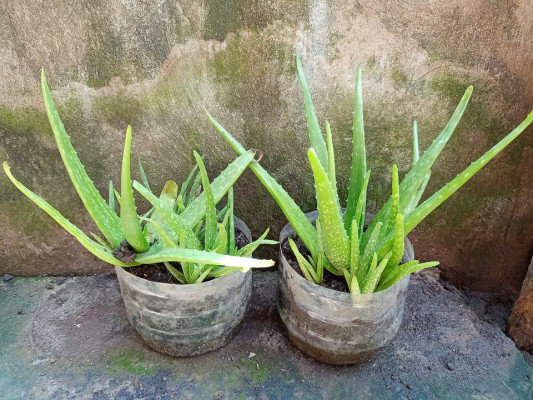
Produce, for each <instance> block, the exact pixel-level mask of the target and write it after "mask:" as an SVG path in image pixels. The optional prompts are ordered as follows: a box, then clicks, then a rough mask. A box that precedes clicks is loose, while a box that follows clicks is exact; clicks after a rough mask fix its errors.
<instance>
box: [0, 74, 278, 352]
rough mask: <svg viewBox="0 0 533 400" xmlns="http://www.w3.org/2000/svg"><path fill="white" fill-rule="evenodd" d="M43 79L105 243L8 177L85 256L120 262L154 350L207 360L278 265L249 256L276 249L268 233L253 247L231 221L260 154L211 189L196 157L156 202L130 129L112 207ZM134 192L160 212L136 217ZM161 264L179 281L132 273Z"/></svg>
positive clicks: (134, 310)
mask: <svg viewBox="0 0 533 400" xmlns="http://www.w3.org/2000/svg"><path fill="white" fill-rule="evenodd" d="M41 81H42V91H43V97H44V103H45V107H46V112H47V114H48V119H49V121H50V125H51V127H52V130H53V132H54V137H55V140H56V143H57V146H58V149H59V152H60V154H61V157H62V159H63V163H64V165H65V167H66V169H67V171H68V174H69V176H70V178H71V180H72V183H73V185H74V187H75V189H76V191H77V192H78V195H79V196H80V198H81V200H82V202H83V204H84V206H85V208H86V209H87V211H88V213H89V215H90V216H91V217H92V219H93V220H94V222H95V224H96V226H97V227H98V228H99V229H100V231H101V232H102V235H103V238H102V237H100V236H98V235H95V234H93V233H91V235H92V238H91V237H89V236H88V235H87V234H85V233H84V232H83V231H82V230H81V229H79V228H78V227H76V226H75V225H74V224H72V223H71V222H70V221H69V220H68V219H66V218H65V217H64V216H63V215H61V213H60V212H59V211H57V210H56V209H55V208H53V207H52V206H51V205H50V204H49V203H48V202H46V201H45V200H44V199H42V198H41V197H39V196H38V195H36V194H35V193H33V192H32V191H31V190H30V189H28V188H27V187H26V186H24V185H23V184H22V183H20V182H19V181H18V180H17V179H16V178H15V177H14V176H13V175H12V173H11V171H10V168H9V166H8V164H7V163H6V162H4V165H3V166H4V171H5V173H6V174H7V176H8V177H9V179H10V180H11V181H12V182H13V184H14V185H15V186H16V187H17V188H18V189H19V190H20V191H21V192H22V193H24V194H25V195H26V196H27V197H29V198H30V199H31V200H32V201H33V202H35V204H37V205H38V206H39V207H40V208H42V209H43V210H44V211H46V212H47V213H48V214H49V215H50V216H51V217H52V218H53V219H54V220H56V221H57V222H58V223H59V224H60V225H61V226H62V227H63V228H64V229H65V230H67V231H68V232H69V233H71V234H72V235H73V236H74V237H75V238H76V239H77V240H78V241H79V242H80V243H81V244H82V245H83V246H84V247H85V248H86V249H87V250H89V251H90V252H91V253H92V254H94V255H95V256H96V257H98V258H100V259H101V260H103V261H105V262H107V263H109V264H112V265H115V268H116V272H117V276H118V279H119V282H120V287H121V292H122V295H123V299H124V302H125V305H126V312H127V316H128V319H129V321H130V322H131V324H132V325H133V326H134V327H135V329H136V330H137V332H138V333H139V334H140V335H141V337H142V338H143V339H144V340H145V341H146V342H147V343H148V344H149V345H150V346H152V347H153V348H155V349H156V350H158V351H161V352H164V353H168V354H172V355H179V356H184V355H187V356H188V355H196V354H201V353H204V352H207V351H210V350H214V349H216V348H219V347H221V346H223V345H224V344H225V343H227V341H229V340H230V339H231V337H232V336H233V334H234V333H235V332H236V331H237V329H238V327H239V325H240V323H241V321H242V318H243V316H244V313H245V311H246V307H247V304H248V301H249V299H250V294H251V279H252V277H251V272H250V268H261V267H270V266H272V265H273V264H274V263H273V261H271V260H256V259H252V258H250V256H251V254H252V252H253V251H254V250H255V249H256V248H257V247H258V246H259V245H260V244H265V243H268V244H274V243H277V242H275V241H271V240H266V239H264V238H265V236H266V235H267V233H268V230H267V231H266V232H265V234H264V235H263V236H262V237H261V238H260V239H259V240H258V241H256V242H251V237H250V231H249V230H248V228H247V227H246V225H244V223H243V222H242V221H240V220H239V219H238V218H234V215H233V191H232V186H233V184H234V182H235V181H236V180H237V178H238V177H239V176H240V175H241V174H242V172H243V171H244V170H245V169H246V167H247V166H248V164H249V163H250V162H252V161H253V159H254V154H255V153H254V152H253V151H247V152H244V154H243V155H241V156H239V157H238V158H237V159H236V160H235V161H233V162H232V163H231V164H229V165H228V167H227V168H226V169H225V170H224V171H223V172H222V173H221V174H220V175H219V176H218V177H217V178H216V179H214V180H213V181H212V182H210V181H209V178H208V175H207V172H206V168H205V166H204V163H203V161H202V158H201V157H200V156H199V155H198V154H197V153H196V152H195V153H194V156H195V158H196V163H197V164H196V166H195V168H193V171H191V174H190V175H189V177H188V179H187V181H186V182H185V183H184V185H183V186H182V188H181V191H180V192H179V194H178V186H177V185H176V183H175V182H173V181H169V182H167V184H166V185H165V188H164V189H163V192H162V193H161V195H160V196H159V197H157V196H155V195H154V194H153V193H152V192H151V190H150V187H149V185H148V181H147V179H146V175H145V174H144V170H143V168H142V165H140V170H141V175H142V177H143V181H144V185H141V184H140V183H138V182H133V184H132V182H131V177H130V149H131V140H132V134H131V127H128V129H127V132H126V141H125V145H124V153H123V158H122V172H121V184H120V193H118V192H116V191H115V189H114V187H113V184H112V182H110V186H109V201H108V202H106V200H104V198H103V197H102V196H101V195H100V193H99V192H98V190H97V189H96V187H95V186H94V184H93V182H92V181H91V180H90V178H89V177H88V175H87V173H86V172H85V168H84V167H83V165H82V163H81V161H80V160H79V158H78V156H77V154H76V152H75V151H74V148H73V147H72V144H71V142H70V138H69V136H68V135H67V133H66V131H65V129H64V126H63V123H62V122H61V119H60V117H59V114H58V112H57V109H56V107H55V104H54V101H53V99H52V96H51V93H50V89H49V87H48V84H47V81H46V76H45V74H44V71H43V72H42V76H41ZM195 174H196V175H195ZM189 186H190V190H188V189H189ZM133 188H135V189H136V190H137V191H138V192H139V193H140V194H141V195H142V196H144V197H145V198H146V199H147V200H148V201H149V202H150V203H151V204H152V205H153V208H152V210H150V211H149V212H148V213H146V214H144V215H140V216H139V215H138V214H137V209H136V206H135V200H134V196H133ZM202 189H203V190H202ZM200 192H201V193H200ZM226 193H228V200H227V204H226V206H225V207H224V208H223V209H222V210H221V212H220V213H218V214H217V212H216V205H217V203H218V202H219V201H220V200H221V199H222V198H223V197H224V195H225V194H226ZM115 200H117V201H118V203H119V204H120V215H119V214H117V213H116V211H115ZM235 228H237V230H238V231H239V232H241V234H242V235H244V236H245V237H246V239H247V241H248V244H246V245H245V246H244V247H242V248H240V249H239V248H237V246H236V243H235ZM158 263H161V264H162V265H163V266H164V268H166V269H167V270H168V271H169V273H170V274H171V275H172V276H174V277H175V278H176V280H177V281H176V283H178V284H169V283H160V282H154V281H149V280H146V279H144V278H142V277H141V276H138V275H140V274H136V275H137V276H136V275H134V274H131V273H129V272H127V271H128V270H129V269H131V270H133V269H136V270H137V271H139V269H140V270H141V271H142V270H143V269H145V268H146V269H149V268H155V267H154V266H153V265H152V264H158ZM176 263H179V264H176ZM141 266H142V268H140V267H141Z"/></svg>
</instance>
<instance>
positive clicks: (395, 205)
mask: <svg viewBox="0 0 533 400" xmlns="http://www.w3.org/2000/svg"><path fill="white" fill-rule="evenodd" d="M399 208H400V188H399V178H398V166H397V165H396V164H394V165H393V166H392V195H391V208H390V211H389V219H388V221H387V223H386V226H385V229H384V232H385V233H387V232H390V231H391V230H392V229H394V226H395V224H396V216H397V215H398V210H399Z"/></svg>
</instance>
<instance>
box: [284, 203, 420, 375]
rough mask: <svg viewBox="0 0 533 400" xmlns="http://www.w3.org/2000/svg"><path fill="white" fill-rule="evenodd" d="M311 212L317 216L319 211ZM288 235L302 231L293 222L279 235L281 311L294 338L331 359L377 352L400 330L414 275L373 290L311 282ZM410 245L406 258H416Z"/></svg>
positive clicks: (351, 359) (355, 359)
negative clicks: (296, 265) (294, 257)
mask: <svg viewBox="0 0 533 400" xmlns="http://www.w3.org/2000/svg"><path fill="white" fill-rule="evenodd" d="M307 217H308V219H309V220H310V221H312V222H314V220H316V218H317V213H316V211H314V212H311V213H309V214H307ZM368 217H369V216H368V215H367V218H368ZM288 237H292V238H294V237H296V233H295V232H294V230H293V229H292V227H291V225H290V224H287V225H286V226H285V227H284V228H283V230H282V231H281V233H280V238H279V243H280V270H279V293H278V312H279V315H280V317H281V320H282V322H283V324H284V325H285V328H286V329H287V332H288V334H289V338H290V340H291V342H292V343H293V344H294V345H296V347H298V348H299V349H300V350H301V351H303V352H304V353H306V354H307V355H309V356H311V357H313V358H315V359H316V360H319V361H322V362H325V363H327V364H335V365H346V364H359V363H362V362H364V361H366V360H368V359H369V358H371V357H372V356H373V355H374V354H375V353H376V352H377V351H378V350H379V349H380V348H382V347H383V346H385V345H386V344H388V343H389V342H390V341H391V340H392V338H393V337H394V336H395V335H396V333H397V332H398V329H399V327H400V325H401V322H402V316H403V308H404V301H405V295H406V292H407V286H408V284H409V276H407V277H405V278H404V279H402V280H401V281H400V282H398V283H397V284H396V285H394V286H392V287H390V288H388V289H386V290H383V291H381V292H376V293H370V294H359V295H353V294H350V293H345V292H340V291H337V290H333V289H328V288H325V287H322V286H319V285H316V284H314V283H312V282H309V281H308V280H307V279H305V278H304V277H302V276H301V275H300V274H299V273H297V272H296V271H295V270H294V269H293V268H292V267H291V266H290V264H289V263H288V262H287V259H286V258H285V256H284V255H283V251H282V248H281V245H282V243H283V242H284V241H285V240H286V239H287V238H288ZM405 249H406V250H405V252H404V256H403V262H407V261H411V260H413V259H414V251H413V246H412V245H411V243H410V242H409V240H407V239H406V243H405Z"/></svg>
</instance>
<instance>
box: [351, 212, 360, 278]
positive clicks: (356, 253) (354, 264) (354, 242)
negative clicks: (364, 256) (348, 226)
mask: <svg viewBox="0 0 533 400" xmlns="http://www.w3.org/2000/svg"><path fill="white" fill-rule="evenodd" d="M354 229H355V230H354ZM360 266H361V253H360V249H359V228H358V227H357V220H356V219H353V220H352V237H351V238H350V275H351V276H352V278H353V277H357V276H358V272H359V268H360Z"/></svg>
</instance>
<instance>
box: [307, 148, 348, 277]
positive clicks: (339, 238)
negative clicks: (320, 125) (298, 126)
mask: <svg viewBox="0 0 533 400" xmlns="http://www.w3.org/2000/svg"><path fill="white" fill-rule="evenodd" d="M307 155H308V158H309V163H310V164H311V169H312V170H313V177H314V180H315V190H316V201H317V210H318V215H319V218H320V223H321V225H322V230H323V231H324V235H323V237H322V240H323V242H324V251H325V253H326V256H327V257H328V260H329V261H330V262H331V264H332V265H333V267H334V268H335V269H337V270H339V271H342V270H343V269H344V268H347V267H348V266H349V265H350V242H349V239H348V235H347V234H346V230H345V229H344V223H343V220H342V212H341V209H340V207H339V201H338V196H337V192H336V191H334V190H333V187H332V185H331V181H330V180H329V178H328V175H327V172H326V171H325V170H324V168H322V165H321V164H320V161H319V160H318V157H317V154H316V153H315V151H314V150H313V149H309V150H308V151H307Z"/></svg>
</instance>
